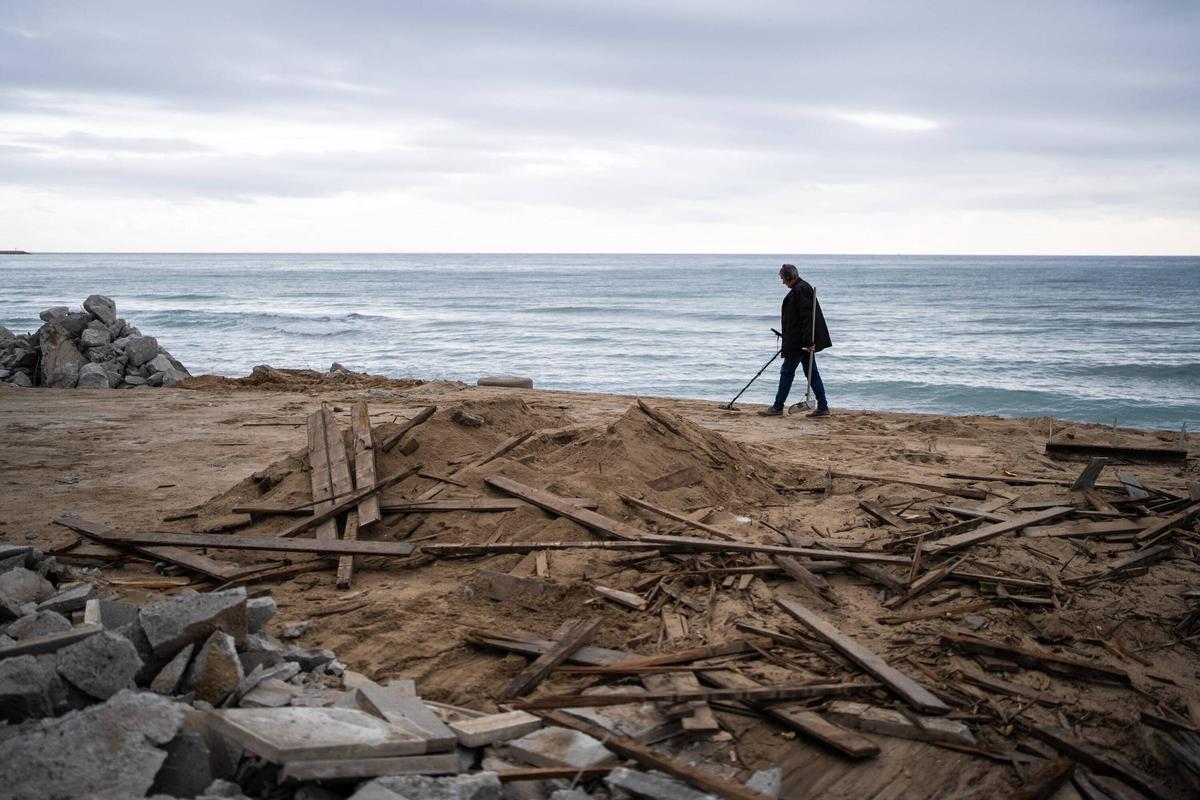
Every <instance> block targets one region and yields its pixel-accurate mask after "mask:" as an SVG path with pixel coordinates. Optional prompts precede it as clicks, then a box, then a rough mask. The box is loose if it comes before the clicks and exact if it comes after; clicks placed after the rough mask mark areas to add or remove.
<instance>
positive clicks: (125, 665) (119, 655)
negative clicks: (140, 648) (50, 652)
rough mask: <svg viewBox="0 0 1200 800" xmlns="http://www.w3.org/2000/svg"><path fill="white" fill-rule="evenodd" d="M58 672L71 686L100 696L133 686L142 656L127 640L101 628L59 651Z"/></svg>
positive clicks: (103, 696)
mask: <svg viewBox="0 0 1200 800" xmlns="http://www.w3.org/2000/svg"><path fill="white" fill-rule="evenodd" d="M56 663H57V665H58V674H59V675H62V676H63V678H65V679H66V680H67V681H68V682H69V683H70V684H71V685H72V686H74V687H75V688H77V689H79V690H80V691H82V692H84V693H86V694H87V695H89V696H91V697H95V698H96V699H98V700H107V699H108V698H110V697H112V696H113V695H115V694H117V692H119V691H121V690H122V689H132V688H133V687H134V682H133V679H134V676H136V675H137V673H138V671H139V670H140V669H141V668H142V659H141V658H140V657H139V656H138V654H137V650H136V649H134V646H133V645H132V644H130V643H129V641H128V640H126V639H124V638H123V637H121V636H118V635H117V634H115V633H113V632H112V631H101V632H100V633H98V634H96V635H95V636H89V637H88V638H86V639H84V640H83V641H82V642H78V643H77V644H73V645H71V646H70V647H64V648H63V649H62V650H59V651H58V659H57V662H56Z"/></svg>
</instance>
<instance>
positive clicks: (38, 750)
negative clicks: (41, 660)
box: [0, 692, 184, 800]
mask: <svg viewBox="0 0 1200 800" xmlns="http://www.w3.org/2000/svg"><path fill="white" fill-rule="evenodd" d="M183 721H184V710H183V707H182V706H180V705H178V704H176V703H174V702H172V701H171V700H168V699H166V698H164V697H159V696H158V695H156V694H149V693H145V692H143V693H135V692H121V693H120V694H118V695H116V696H115V697H113V698H111V699H110V700H108V702H106V703H103V704H100V705H95V706H92V707H90V708H87V709H84V710H82V711H76V712H73V713H71V714H67V715H66V716H64V717H61V718H59V719H54V720H46V721H44V722H42V723H41V724H40V725H38V726H37V727H36V728H34V729H33V730H32V731H29V732H27V733H25V734H24V735H22V736H14V737H12V738H11V739H8V740H6V741H4V742H0V764H4V765H5V770H4V771H5V782H4V790H5V792H6V794H5V797H6V798H10V799H11V800H47V799H48V798H75V797H88V798H99V799H101V800H116V799H117V798H122V800H123V798H129V797H144V796H145V795H146V792H147V791H149V789H150V787H151V786H152V785H153V784H154V778H155V776H156V775H157V774H158V771H159V768H160V767H162V765H163V762H164V761H166V759H167V753H166V752H165V751H164V750H162V749H160V746H161V745H165V744H167V743H168V742H170V741H171V740H173V739H174V738H175V737H176V735H177V734H178V733H179V731H180V729H181V727H182V725H183Z"/></svg>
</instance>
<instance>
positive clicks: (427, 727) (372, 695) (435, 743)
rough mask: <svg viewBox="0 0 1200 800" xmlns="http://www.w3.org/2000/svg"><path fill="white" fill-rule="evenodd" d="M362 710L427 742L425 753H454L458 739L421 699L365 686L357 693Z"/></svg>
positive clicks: (387, 689)
mask: <svg viewBox="0 0 1200 800" xmlns="http://www.w3.org/2000/svg"><path fill="white" fill-rule="evenodd" d="M355 694H356V696H357V698H358V702H359V707H360V708H362V709H363V710H364V711H368V712H370V713H372V714H375V715H376V716H378V717H380V718H381V719H385V720H387V721H388V722H390V723H392V724H393V725H396V726H398V727H400V728H403V729H405V730H407V731H411V732H412V733H413V734H415V735H417V736H420V737H421V738H423V739H424V740H425V743H426V748H427V750H426V752H430V753H438V752H442V751H445V750H452V749H454V747H455V745H457V744H458V737H457V736H455V735H454V731H452V730H450V728H449V727H447V725H446V723H444V722H442V720H441V718H440V717H439V716H438V715H437V714H434V713H433V712H432V711H430V710H429V706H427V705H425V704H424V703H423V702H421V698H419V697H414V696H410V695H407V694H405V693H403V690H396V689H393V688H391V687H387V688H376V687H372V686H364V687H363V688H361V689H356V690H355Z"/></svg>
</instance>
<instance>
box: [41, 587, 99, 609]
mask: <svg viewBox="0 0 1200 800" xmlns="http://www.w3.org/2000/svg"><path fill="white" fill-rule="evenodd" d="M95 596H96V587H95V586H93V585H92V584H90V583H76V584H74V585H72V586H68V587H64V588H60V589H59V590H58V591H57V592H55V593H54V594H52V595H51V596H50V597H48V598H46V599H45V600H43V601H42V602H40V603H38V610H39V611H57V612H58V613H59V614H73V613H75V612H76V611H83V609H84V607H85V606H86V605H87V601H88V600H91V599H92V598H93V597H95Z"/></svg>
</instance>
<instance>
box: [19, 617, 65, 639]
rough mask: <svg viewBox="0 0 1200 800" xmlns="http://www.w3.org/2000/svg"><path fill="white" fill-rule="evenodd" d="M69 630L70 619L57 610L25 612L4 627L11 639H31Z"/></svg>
mask: <svg viewBox="0 0 1200 800" xmlns="http://www.w3.org/2000/svg"><path fill="white" fill-rule="evenodd" d="M69 630H71V621H70V620H69V619H67V618H66V617H64V616H63V615H62V614H59V613H58V612H57V611H38V612H36V613H34V614H26V615H25V616H23V617H21V618H20V619H19V620H17V621H16V622H14V623H12V624H11V625H9V626H8V627H7V628H6V629H5V633H7V634H8V635H9V636H11V637H12V638H13V639H33V638H36V637H38V636H49V635H50V634H52V633H62V632H63V631H69Z"/></svg>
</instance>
